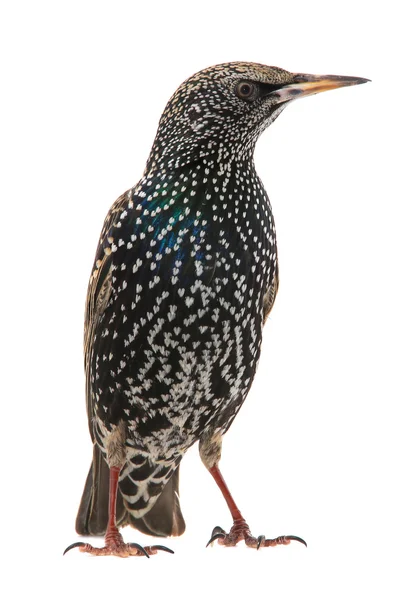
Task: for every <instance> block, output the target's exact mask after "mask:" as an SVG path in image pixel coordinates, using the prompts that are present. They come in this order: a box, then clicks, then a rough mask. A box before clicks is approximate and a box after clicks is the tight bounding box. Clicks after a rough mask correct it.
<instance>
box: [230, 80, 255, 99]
mask: <svg viewBox="0 0 400 600" xmlns="http://www.w3.org/2000/svg"><path fill="white" fill-rule="evenodd" d="M257 91H258V89H257V86H256V85H255V84H254V83H251V82H250V81H241V82H240V83H238V84H237V86H236V88H235V92H236V95H237V96H238V98H241V99H242V100H255V99H256V98H257V95H258V94H257Z"/></svg>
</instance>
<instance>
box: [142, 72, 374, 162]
mask: <svg viewBox="0 0 400 600" xmlns="http://www.w3.org/2000/svg"><path fill="white" fill-rule="evenodd" d="M366 81H369V80H368V79H362V78H359V77H342V76H337V75H323V76H319V75H306V74H304V73H290V72H289V71H285V70H284V69H279V68H278V67H267V66H265V65H261V64H256V63H245V62H233V63H224V64H220V65H216V66H214V67H209V68H208V69H204V70H203V71H200V72H198V73H196V74H195V75H193V76H192V77H190V78H189V79H187V80H186V81H185V82H184V83H182V85H181V86H180V87H179V88H178V89H177V90H176V92H175V93H174V95H173V96H172V98H171V99H170V100H169V102H168V104H167V106H166V107H165V110H164V112H163V114H162V117H161V120H160V123H159V127H158V131H157V136H156V139H155V141H154V145H153V149H152V153H151V155H150V159H149V166H150V167H151V168H155V167H156V168H161V169H169V168H176V167H180V166H184V165H185V164H189V163H191V162H194V161H197V160H199V159H202V158H206V157H210V160H212V159H213V157H215V156H217V157H218V160H219V161H221V160H222V161H224V162H227V161H229V159H230V157H232V156H233V157H235V156H236V157H238V158H241V157H246V156H251V155H252V153H253V151H254V146H255V143H256V141H257V138H258V137H259V135H260V134H261V133H262V132H263V131H264V129H266V127H268V126H269V125H270V124H271V123H272V122H273V121H274V120H275V119H276V117H277V116H278V115H279V114H280V113H281V112H282V110H283V109H284V107H285V106H286V105H287V104H288V103H289V102H291V101H292V100H294V99H296V98H301V97H303V96H309V95H311V94H316V93H318V92H323V91H326V90H330V89H335V88H338V87H344V86H349V85H357V84H360V83H365V82H366Z"/></svg>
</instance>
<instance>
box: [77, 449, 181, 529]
mask: <svg viewBox="0 0 400 600" xmlns="http://www.w3.org/2000/svg"><path fill="white" fill-rule="evenodd" d="M109 474H110V470H109V468H108V465H107V463H106V461H105V459H104V457H103V455H102V453H101V451H100V449H99V448H98V446H97V445H94V447H93V461H92V464H91V466H90V469H89V473H88V476H87V479H86V483H85V488H84V490H83V494H82V499H81V503H80V506H79V510H78V515H77V517H76V523H75V528H76V531H77V533H79V534H80V535H104V534H105V531H106V528H107V522H108V490H109ZM178 492H179V466H178V467H177V468H176V469H175V471H174V473H173V474H172V476H171V478H170V479H169V480H168V482H167V484H166V485H165V487H164V489H163V491H162V492H161V494H160V496H159V498H158V499H157V501H156V503H155V504H154V506H153V507H152V508H151V509H150V510H149V511H148V512H147V513H146V514H145V515H144V516H143V517H140V518H135V517H134V516H133V515H132V514H131V513H130V512H129V511H128V510H127V508H126V506H125V504H124V500H123V498H122V494H121V492H120V491H119V490H118V495H117V511H116V520H117V525H118V526H119V527H122V526H124V525H131V526H132V527H135V529H138V530H139V531H141V532H142V533H146V534H148V535H153V536H158V537H167V536H171V535H174V536H177V535H182V533H183V532H184V531H185V521H184V519H183V516H182V512H181V508H180V504H179V495H178Z"/></svg>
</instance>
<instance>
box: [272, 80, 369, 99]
mask: <svg viewBox="0 0 400 600" xmlns="http://www.w3.org/2000/svg"><path fill="white" fill-rule="evenodd" d="M367 81H371V80H370V79H364V78H363V77H347V76H342V75H305V74H304V73H297V74H296V75H294V77H293V83H289V84H288V85H285V86H284V87H282V88H281V89H280V90H277V91H276V92H274V94H275V95H276V96H277V97H278V101H277V104H282V103H283V102H289V101H290V100H294V99H295V98H303V97H304V96H311V95H312V94H319V92H326V91H328V90H334V89H336V88H340V87H346V86H348V85H359V84H360V83H366V82H367Z"/></svg>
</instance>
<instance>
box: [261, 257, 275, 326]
mask: <svg viewBox="0 0 400 600" xmlns="http://www.w3.org/2000/svg"><path fill="white" fill-rule="evenodd" d="M278 287H279V272H278V266H277V267H276V272H275V275H274V278H273V280H272V283H271V284H270V285H269V286H268V287H267V289H266V291H265V294H264V298H263V324H264V325H265V322H266V320H267V319H268V315H269V313H270V312H271V310H272V307H273V305H274V302H275V298H276V295H277V293H278Z"/></svg>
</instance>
